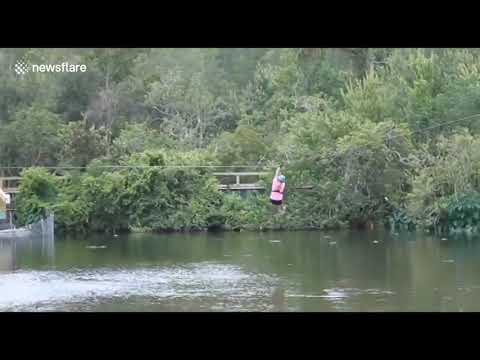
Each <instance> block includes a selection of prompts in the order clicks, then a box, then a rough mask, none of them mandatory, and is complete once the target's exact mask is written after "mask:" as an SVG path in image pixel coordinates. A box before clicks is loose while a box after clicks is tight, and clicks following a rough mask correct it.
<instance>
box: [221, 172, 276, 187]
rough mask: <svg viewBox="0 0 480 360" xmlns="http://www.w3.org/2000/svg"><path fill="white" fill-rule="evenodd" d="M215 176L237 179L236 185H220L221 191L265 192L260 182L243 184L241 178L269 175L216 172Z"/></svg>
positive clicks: (261, 173) (262, 173) (263, 173)
mask: <svg viewBox="0 0 480 360" xmlns="http://www.w3.org/2000/svg"><path fill="white" fill-rule="evenodd" d="M213 175H214V176H217V177H235V183H234V184H220V185H219V188H220V190H263V189H265V187H264V186H262V185H261V184H259V183H258V182H256V183H242V182H241V181H240V178H241V177H242V176H250V177H252V176H256V177H260V176H264V175H268V173H265V172H215V173H213Z"/></svg>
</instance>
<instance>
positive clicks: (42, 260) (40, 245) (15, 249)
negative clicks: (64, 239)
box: [0, 236, 55, 271]
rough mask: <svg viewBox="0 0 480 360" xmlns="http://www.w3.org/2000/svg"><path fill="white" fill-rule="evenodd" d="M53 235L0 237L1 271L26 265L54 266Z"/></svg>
mask: <svg viewBox="0 0 480 360" xmlns="http://www.w3.org/2000/svg"><path fill="white" fill-rule="evenodd" d="M54 263H55V241H54V238H53V237H41V236H40V237H33V236H26V237H24V236H8V237H2V238H0V271H15V270H18V269H19V268H20V267H21V266H22V265H24V266H26V267H30V266H33V267H35V266H38V265H43V266H47V267H52V266H54Z"/></svg>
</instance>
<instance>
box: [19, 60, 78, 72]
mask: <svg viewBox="0 0 480 360" xmlns="http://www.w3.org/2000/svg"><path fill="white" fill-rule="evenodd" d="M13 70H14V71H15V73H16V74H17V75H25V74H27V73H29V72H34V73H36V72H40V73H45V72H47V73H64V72H67V73H71V72H72V73H76V72H86V71H87V65H85V64H81V65H79V64H70V63H69V62H68V61H65V62H62V63H61V64H31V63H30V62H28V61H26V60H24V59H21V60H18V61H17V62H16V63H15V65H14V66H13Z"/></svg>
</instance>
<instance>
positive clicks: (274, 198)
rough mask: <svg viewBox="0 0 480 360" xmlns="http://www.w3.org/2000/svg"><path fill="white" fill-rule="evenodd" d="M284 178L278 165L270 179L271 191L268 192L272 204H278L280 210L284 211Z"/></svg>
mask: <svg viewBox="0 0 480 360" xmlns="http://www.w3.org/2000/svg"><path fill="white" fill-rule="evenodd" d="M285 190H286V179H285V176H284V175H282V173H281V171H280V167H278V168H277V171H276V172H275V176H274V177H273V181H272V192H271V194H270V200H271V202H272V204H273V205H277V206H280V209H281V211H282V212H284V211H285V209H286V206H285V194H286V191H285Z"/></svg>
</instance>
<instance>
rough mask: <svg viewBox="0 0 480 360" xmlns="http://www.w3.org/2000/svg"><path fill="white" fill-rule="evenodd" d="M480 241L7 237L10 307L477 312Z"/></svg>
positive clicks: (0, 305) (377, 236) (360, 236)
mask: <svg viewBox="0 0 480 360" xmlns="http://www.w3.org/2000/svg"><path fill="white" fill-rule="evenodd" d="M479 259H480V239H478V238H474V237H455V238H453V237H449V238H448V239H446V240H445V239H444V240H442V239H441V238H436V237H433V236H425V235H419V234H400V235H399V234H389V233H388V232H385V231H376V232H338V233H320V232H271V233H250V232H241V233H220V234H189V235H183V234H173V235H171V234H165V235H144V234H143V235H139V234H135V235H129V236H120V237H115V238H114V237H112V236H85V237H81V238H57V239H56V240H55V242H54V243H47V242H46V241H42V240H41V239H38V240H37V239H34V240H32V239H29V240H20V239H17V240H11V239H5V240H0V311H262V312H263V311H478V310H480V261H478V260H479Z"/></svg>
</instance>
